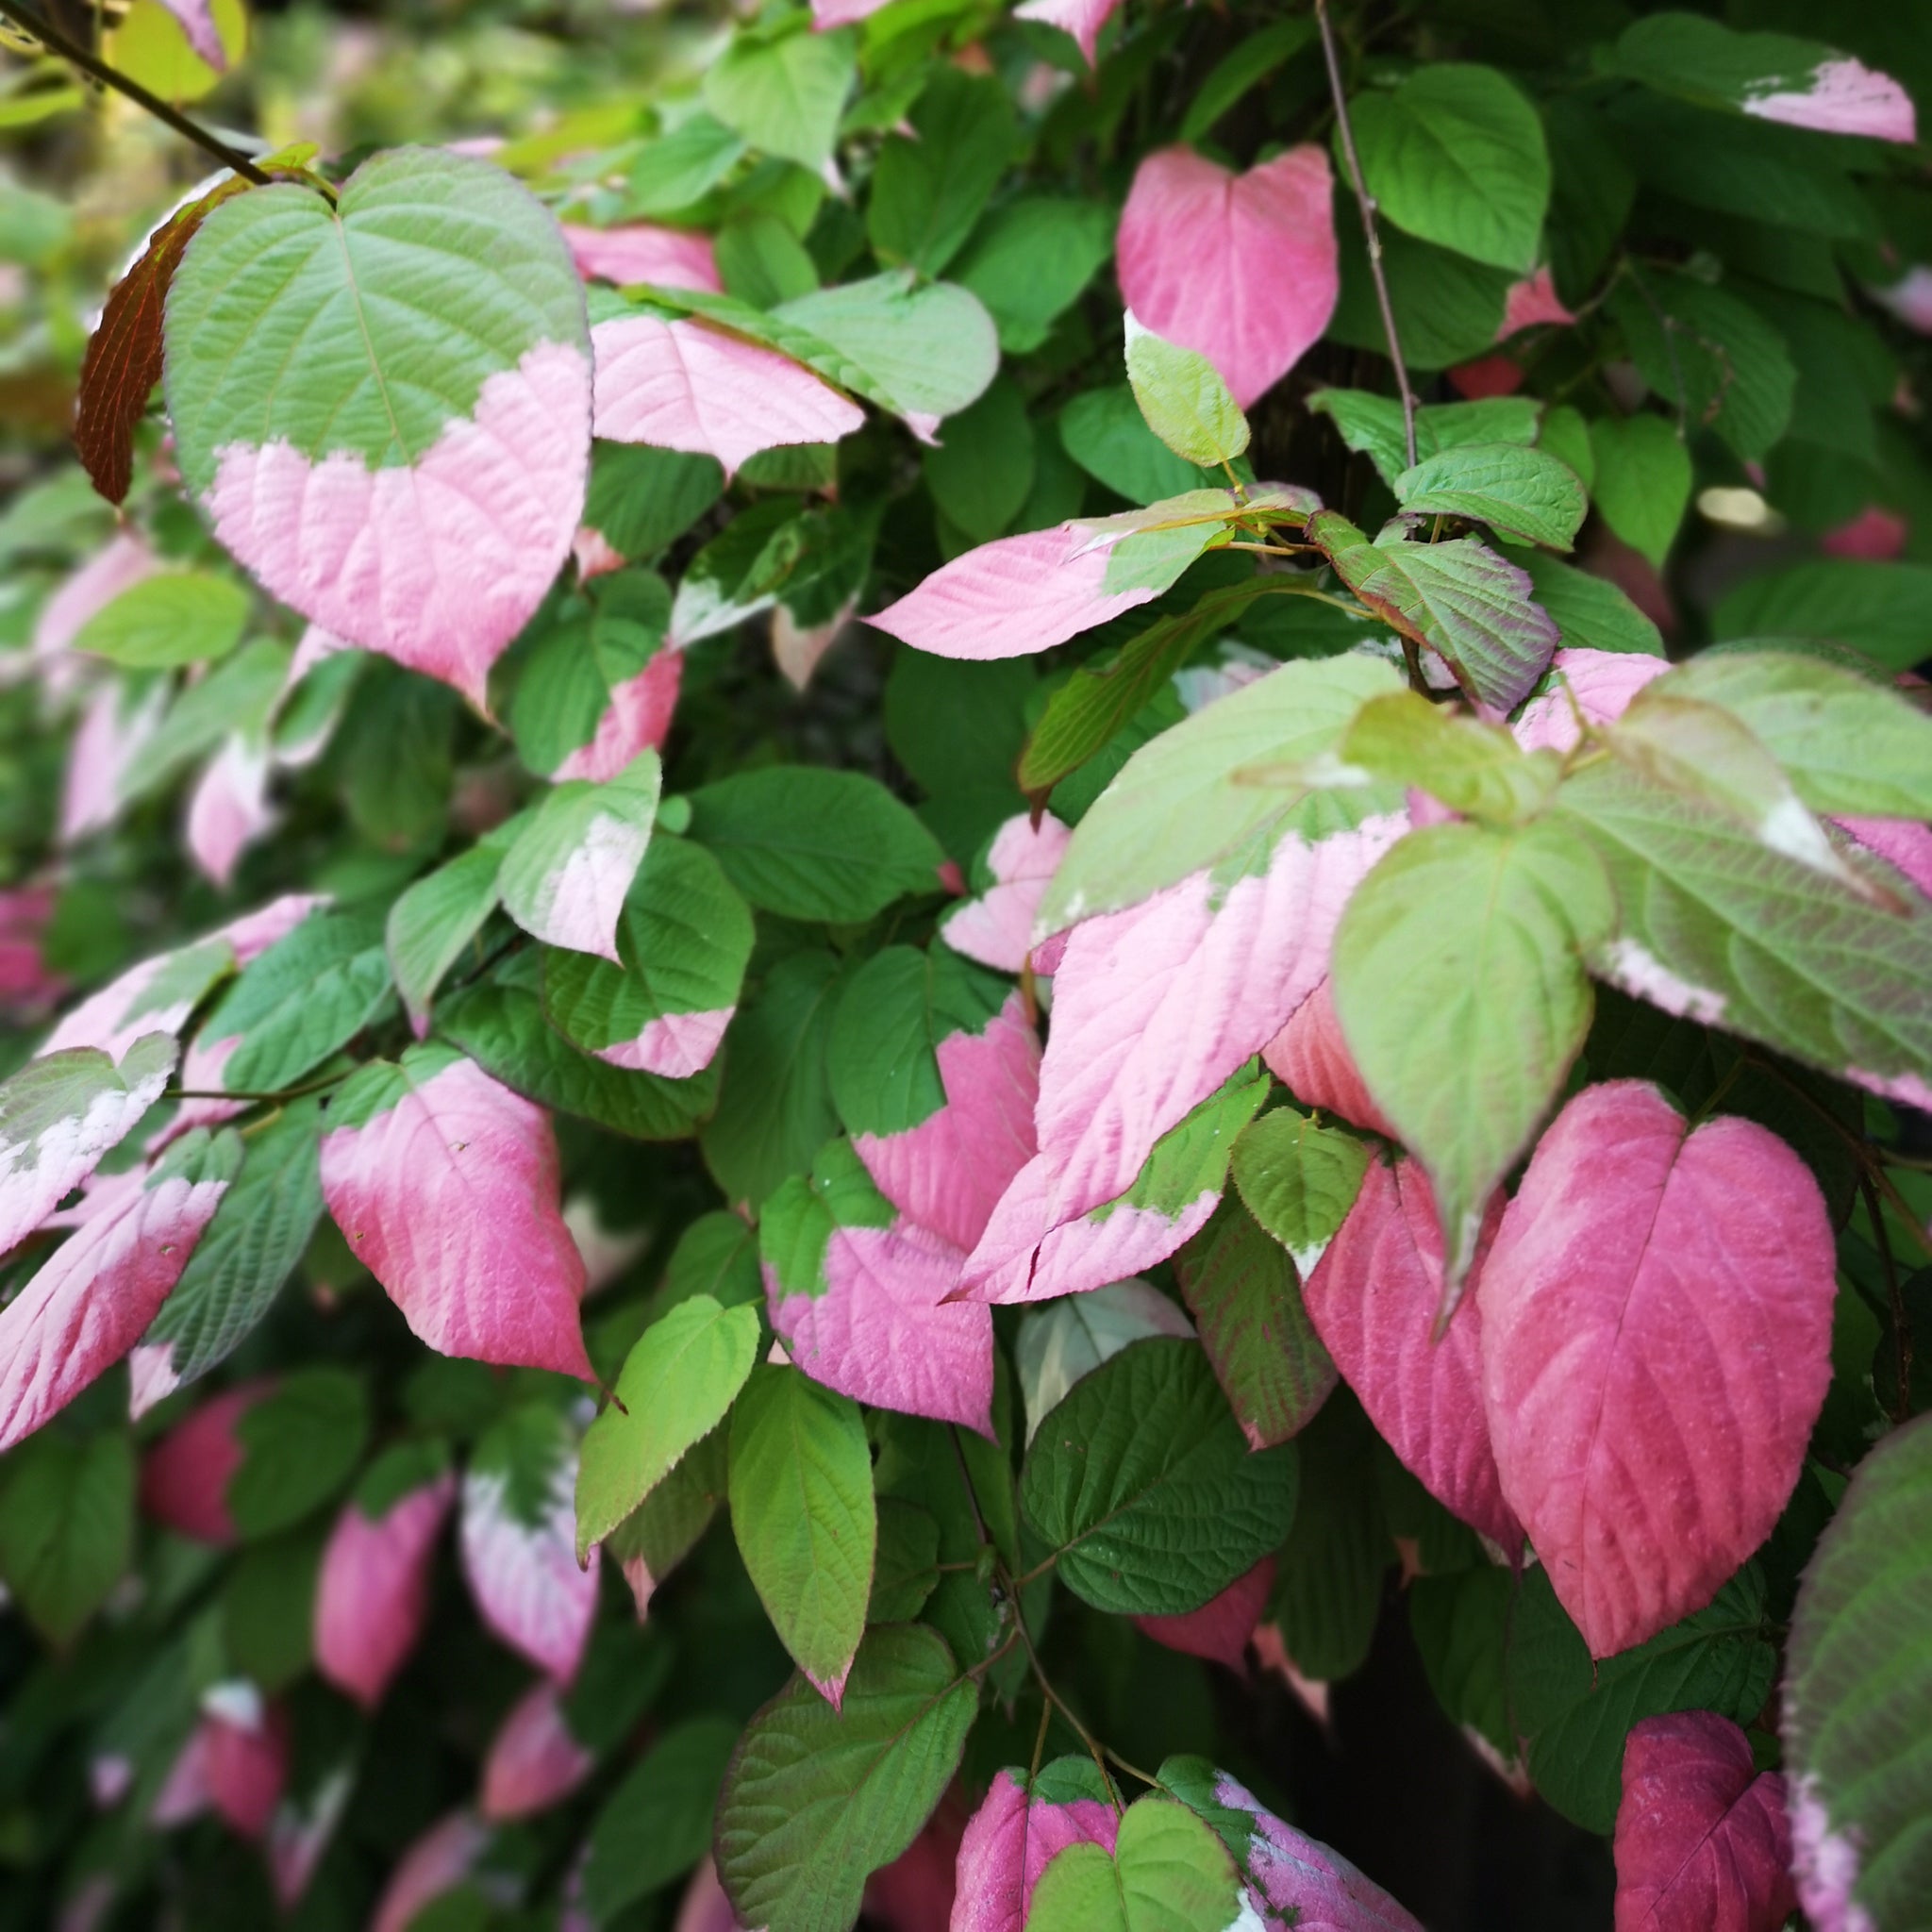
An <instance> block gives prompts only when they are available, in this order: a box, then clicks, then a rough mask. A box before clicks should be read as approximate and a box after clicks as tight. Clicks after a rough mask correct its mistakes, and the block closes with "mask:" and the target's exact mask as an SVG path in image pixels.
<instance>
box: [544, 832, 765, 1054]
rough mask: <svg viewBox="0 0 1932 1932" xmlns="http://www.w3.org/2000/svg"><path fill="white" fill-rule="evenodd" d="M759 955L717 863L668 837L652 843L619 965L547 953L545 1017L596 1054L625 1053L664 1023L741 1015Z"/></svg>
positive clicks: (632, 897)
mask: <svg viewBox="0 0 1932 1932" xmlns="http://www.w3.org/2000/svg"><path fill="white" fill-rule="evenodd" d="M751 948H752V918H751V913H750V911H749V910H748V909H747V908H746V907H745V903H744V901H743V900H742V899H741V898H740V897H739V896H738V894H737V893H736V892H735V891H733V890H732V888H731V886H730V884H729V882H728V881H727V880H726V879H725V877H724V871H723V869H722V868H721V867H720V865H719V864H718V861H717V860H716V859H715V858H712V857H711V855H710V854H709V853H708V852H707V851H706V850H705V848H704V847H703V846H702V845H693V844H692V843H691V841H690V840H688V839H678V838H674V837H672V836H670V835H669V834H666V835H665V836H664V837H663V838H660V839H655V840H653V841H652V842H651V845H650V849H649V850H648V851H647V852H646V853H645V855H644V862H643V864H642V865H641V867H640V868H639V870H638V875H637V877H636V878H635V879H633V880H632V881H631V887H630V891H629V892H628V893H627V894H626V895H625V902H624V911H623V913H622V914H621V915H620V916H619V919H618V922H617V956H618V960H619V962H620V963H618V964H616V965H612V964H611V963H610V961H609V960H608V959H600V958H597V957H596V956H595V955H593V954H590V953H573V952H565V951H561V950H558V949H546V950H545V953H544V959H543V1016H544V1018H545V1019H547V1020H548V1021H549V1022H550V1024H552V1025H553V1026H555V1027H556V1028H557V1029H558V1032H560V1033H561V1034H562V1035H563V1037H564V1038H565V1039H566V1040H568V1041H571V1043H572V1044H573V1045H575V1046H580V1047H583V1048H584V1049H586V1051H588V1052H591V1053H601V1052H603V1051H605V1050H607V1049H618V1048H622V1047H625V1046H627V1045H629V1044H630V1043H631V1042H633V1041H637V1040H638V1039H639V1038H640V1037H641V1036H642V1035H643V1034H644V1032H645V1030H646V1028H647V1027H651V1026H652V1025H654V1024H657V1023H660V1022H663V1021H666V1020H669V1019H675V1017H676V1016H679V1015H685V1014H696V1015H711V1014H718V1013H723V1012H726V1011H728V1010H730V1009H731V1008H735V1007H736V1006H737V1004H738V997H739V992H740V990H741V987H742V985H743V983H744V969H745V964H746V962H747V961H748V960H749V959H750V958H751ZM697 1051H698V1049H695V1048H694V1049H692V1055H693V1056H694V1055H695V1053H696V1052H697ZM707 1058H708V1056H707Z"/></svg>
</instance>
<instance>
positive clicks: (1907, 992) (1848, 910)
mask: <svg viewBox="0 0 1932 1932" xmlns="http://www.w3.org/2000/svg"><path fill="white" fill-rule="evenodd" d="M1557 805H1558V808H1559V810H1561V811H1562V812H1563V814H1564V816H1565V818H1566V820H1567V822H1568V823H1569V824H1572V825H1573V826H1574V827H1575V829H1576V830H1577V831H1579V832H1580V833H1581V834H1582V835H1583V836H1584V837H1585V838H1586V839H1588V841H1590V843H1591V845H1592V846H1593V847H1594V848H1595V850H1596V853H1597V856H1598V857H1599V858H1601V860H1602V861H1603V865H1604V869H1605V871H1606V872H1607V874H1608V877H1609V880H1610V884H1611V887H1612V889H1613V890H1614V891H1615V894H1616V900H1617V906H1618V911H1619V918H1618V921H1617V926H1616V930H1615V934H1614V936H1613V937H1612V936H1611V935H1608V934H1606V935H1605V936H1604V937H1603V938H1602V940H1601V941H1599V942H1598V943H1597V945H1596V947H1595V948H1594V950H1593V952H1592V955H1591V970H1592V971H1594V972H1596V973H1598V974H1602V975H1603V976H1604V977H1606V978H1608V979H1612V980H1614V981H1616V982H1617V983H1618V984H1620V985H1622V986H1624V988H1625V989H1626V991H1631V992H1634V993H1637V994H1639V995H1640V996H1641V997H1643V998H1647V999H1652V1000H1655V1001H1656V1002H1657V1003H1658V1004H1660V1005H1662V1006H1664V1007H1665V1008H1666V1009H1667V1010H1669V1011H1672V1012H1679V1013H1686V1014H1688V1015H1689V1016H1690V1017H1691V1018H1693V1019H1698V1020H1703V1021H1705V1022H1706V1023H1707V1024H1715V1025H1721V1026H1723V1027H1724V1029H1725V1030H1726V1031H1728V1032H1732V1033H1740V1034H1742V1035H1743V1036H1744V1037H1745V1038H1746V1039H1749V1040H1757V1041H1762V1042H1763V1043H1764V1044H1765V1045H1767V1046H1773V1047H1775V1048H1777V1049H1778V1051H1779V1052H1781V1053H1788V1054H1790V1056H1791V1057H1792V1058H1794V1059H1800V1060H1806V1061H1808V1062H1809V1063H1810V1064H1811V1065H1813V1066H1816V1067H1821V1068H1823V1069H1824V1072H1826V1073H1828V1074H1838V1075H1840V1076H1843V1075H1844V1074H1847V1072H1848V1071H1852V1070H1856V1073H1857V1077H1858V1079H1859V1080H1860V1081H1861V1082H1863V1083H1864V1084H1867V1085H1875V1084H1879V1083H1883V1082H1888V1081H1902V1080H1908V1079H1911V1078H1917V1079H1920V1080H1924V1079H1925V1078H1926V1077H1927V1076H1928V1073H1932V966H1928V961H1932V913H1928V912H1926V911H1925V910H1924V908H1914V909H1909V910H1906V911H1897V912H1895V911H1891V910H1888V909H1884V908H1879V907H1876V906H1874V905H1872V904H1871V903H1869V901H1867V900H1866V899H1864V898H1862V897H1860V896H1858V895H1857V894H1855V893H1854V892H1852V891H1850V890H1848V889H1847V888H1846V887H1844V886H1841V885H1840V884H1838V883H1837V882H1836V881H1835V880H1833V879H1831V878H1829V877H1827V876H1825V875H1824V874H1821V873H1819V872H1817V871H1816V870H1814V869H1813V868H1812V867H1810V866H1808V865H1806V864H1803V863H1801V862H1800V861H1799V860H1797V859H1795V858H1787V857H1786V856H1785V855H1784V854H1783V853H1780V852H1774V851H1773V850H1771V849H1770V848H1769V847H1768V846H1766V845H1765V844H1764V843H1763V842H1762V841H1760V840H1759V839H1758V838H1757V835H1756V834H1755V833H1754V832H1753V831H1752V830H1751V829H1749V828H1748V827H1746V826H1743V825H1740V824H1737V823H1735V822H1734V821H1733V820H1731V819H1730V818H1728V817H1727V816H1726V815H1724V813H1722V812H1720V811H1718V810H1716V809H1714V808H1710V807H1708V806H1701V805H1698V804H1697V803H1695V802H1694V801H1692V800H1691V799H1688V798H1685V797H1682V796H1680V795H1678V794H1676V793H1674V792H1672V791H1666V790H1664V789H1663V788H1662V787H1660V786H1657V785H1654V784H1651V783H1649V782H1647V781H1646V780H1645V779H1644V778H1642V777H1641V775H1640V774H1636V773H1633V772H1630V771H1628V770H1625V769H1620V768H1619V767H1618V766H1616V765H1614V764H1612V763H1610V762H1608V761H1606V762H1604V763H1603V764H1601V765H1597V766H1593V767H1591V768H1589V769H1587V770H1583V771H1579V772H1577V773H1576V774H1574V775H1573V776H1572V777H1571V778H1569V779H1567V780H1566V781H1565V782H1564V785H1563V789H1562V791H1561V792H1560V793H1559V794H1558V798H1557Z"/></svg>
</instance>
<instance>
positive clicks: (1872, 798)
mask: <svg viewBox="0 0 1932 1932" xmlns="http://www.w3.org/2000/svg"><path fill="white" fill-rule="evenodd" d="M1654 689H1655V692H1656V695H1657V697H1659V698H1662V697H1667V696H1668V697H1683V698H1691V699H1694V700H1697V701H1699V702H1702V703H1705V704H1711V705H1722V706H1723V707H1724V708H1725V709H1726V710H1727V711H1730V712H1733V713H1734V714H1735V715H1736V716H1737V717H1739V718H1740V719H1741V720H1742V721H1743V722H1744V724H1746V725H1748V726H1749V727H1750V729H1751V731H1752V733H1753V735H1754V736H1755V737H1756V738H1757V740H1758V741H1759V742H1760V743H1762V744H1763V745H1764V747H1765V748H1766V750H1768V751H1769V752H1770V753H1771V755H1772V756H1773V757H1774V758H1776V760H1777V761H1778V763H1779V764H1780V765H1781V766H1782V767H1783V768H1784V770H1785V771H1786V773H1787V774H1789V775H1790V780H1791V783H1792V785H1793V787H1794V788H1795V789H1796V791H1797V793H1798V796H1799V797H1800V798H1802V799H1803V800H1804V801H1805V803H1806V804H1807V806H1809V807H1810V808H1812V810H1814V811H1823V812H1843V813H1848V814H1851V815H1854V816H1869V817H1873V818H1903V819H1925V818H1932V718H1928V717H1927V716H1926V715H1925V713H1924V712H1923V711H1921V710H1919V709H1918V708H1916V707H1915V706H1913V705H1911V704H1910V703H1908V702H1907V699H1906V698H1905V697H1904V696H1903V695H1902V694H1901V693H1900V692H1899V691H1896V690H1895V689H1892V688H1890V687H1889V686H1886V685H1881V684H1874V682H1873V681H1872V680H1871V679H1870V678H1868V677H1861V676H1859V675H1858V674H1857V672H1856V671H1851V670H1847V669H1846V668H1845V667H1844V666H1842V665H1839V664H1833V663H1831V662H1829V661H1828V660H1827V659H1825V658H1810V657H1800V656H1798V655H1797V654H1796V653H1794V652H1786V651H1753V650H1719V651H1706V652H1700V653H1699V654H1698V655H1697V656H1696V657H1695V658H1691V660H1690V661H1689V662H1688V663H1686V664H1683V665H1680V666H1679V667H1678V668H1677V669H1676V670H1674V671H1673V672H1671V673H1670V674H1669V675H1667V676H1665V677H1663V678H1660V679H1659V680H1658V681H1657V685H1656V686H1655V687H1654Z"/></svg>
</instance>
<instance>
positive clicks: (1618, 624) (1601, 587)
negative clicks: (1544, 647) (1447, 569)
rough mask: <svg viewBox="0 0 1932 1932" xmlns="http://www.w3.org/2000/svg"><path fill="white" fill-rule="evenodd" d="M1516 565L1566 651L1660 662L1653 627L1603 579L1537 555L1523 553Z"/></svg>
mask: <svg viewBox="0 0 1932 1932" xmlns="http://www.w3.org/2000/svg"><path fill="white" fill-rule="evenodd" d="M1521 561H1522V564H1523V567H1524V570H1526V571H1527V572H1528V573H1529V581H1530V588H1531V591H1532V592H1533V594H1534V595H1535V597H1536V601H1537V602H1538V604H1539V605H1541V607H1542V608H1543V610H1544V612H1545V613H1546V614H1547V615H1548V616H1549V617H1551V618H1552V619H1553V620H1554V621H1555V623H1556V625H1557V631H1558V632H1559V633H1560V635H1561V640H1562V642H1563V644H1564V646H1565V647H1566V648H1568V649H1570V650H1584V651H1641V653H1642V654H1643V655H1644V656H1645V657H1649V658H1661V657H1662V656H1663V654H1664V641H1663V638H1662V637H1661V635H1660V634H1659V633H1658V631H1657V625H1654V624H1653V623H1652V622H1651V621H1650V619H1649V618H1647V617H1646V616H1644V614H1643V612H1642V611H1641V610H1640V609H1638V608H1637V607H1636V605H1634V604H1633V603H1631V601H1630V599H1629V598H1628V597H1626V596H1625V595H1624V592H1623V591H1620V590H1619V589H1618V588H1617V587H1616V585H1615V584H1613V583H1611V582H1609V581H1608V579H1607V578H1605V577H1598V576H1591V575H1590V573H1589V572H1588V571H1581V570H1573V569H1572V568H1571V567H1570V565H1569V564H1567V563H1558V562H1557V559H1556V558H1554V557H1551V556H1549V555H1548V554H1547V553H1546V552H1544V551H1541V550H1533V551H1529V552H1527V553H1525V554H1524V557H1523V558H1522V559H1521Z"/></svg>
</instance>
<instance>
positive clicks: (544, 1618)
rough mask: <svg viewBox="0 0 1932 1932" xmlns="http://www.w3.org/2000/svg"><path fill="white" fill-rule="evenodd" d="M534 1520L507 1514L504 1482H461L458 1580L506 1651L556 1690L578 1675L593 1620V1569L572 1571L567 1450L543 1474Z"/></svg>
mask: <svg viewBox="0 0 1932 1932" xmlns="http://www.w3.org/2000/svg"><path fill="white" fill-rule="evenodd" d="M549 1475H550V1480H549V1491H548V1495H547V1498H546V1500H545V1502H544V1504H543V1507H542V1510H541V1517H540V1519H539V1520H538V1521H537V1522H536V1523H534V1524H531V1523H526V1522H525V1521H523V1520H522V1519H521V1518H520V1517H519V1516H518V1515H517V1514H516V1512H515V1511H514V1510H513V1509H512V1508H511V1507H510V1498H509V1494H508V1478H507V1477H506V1476H505V1475H504V1474H503V1473H502V1472H500V1471H497V1470H477V1469H472V1470H470V1471H469V1473H468V1474H466V1475H465V1476H464V1477H463V1520H462V1530H461V1537H460V1541H461V1545H462V1556H463V1574H464V1575H465V1576H467V1577H468V1578H469V1581H470V1594H471V1595H472V1596H473V1597H475V1600H476V1609H477V1612H478V1614H479V1615H480V1616H481V1617H482V1619H483V1622H484V1623H485V1624H487V1625H488V1626H489V1627H490V1628H491V1630H493V1631H494V1632H495V1633H496V1635H497V1636H498V1637H500V1638H501V1639H502V1640H503V1641H504V1642H506V1643H507V1644H508V1645H509V1646H510V1648H511V1649H512V1650H515V1651H518V1652H520V1653H521V1654H522V1655H523V1656H525V1657H528V1658H529V1660H530V1661H531V1662H532V1663H533V1664H535V1665H536V1666H537V1668H538V1669H539V1670H541V1671H547V1672H548V1673H549V1674H550V1675H551V1676H553V1677H555V1678H556V1679H557V1681H558V1683H560V1684H567V1683H569V1682H570V1680H571V1679H572V1678H573V1677H575V1675H576V1673H577V1666H578V1664H580V1663H581V1662H582V1661H583V1657H584V1646H585V1645H586V1644H587V1643H588V1642H589V1641H590V1639H591V1623H592V1622H593V1621H594V1620H595V1618H596V1615H597V1566H596V1564H595V1563H592V1564H591V1567H590V1568H589V1569H587V1570H579V1569H578V1568H577V1557H576V1526H577V1516H576V1483H577V1458H576V1454H575V1451H573V1452H572V1453H571V1454H570V1455H569V1456H567V1457H561V1458H559V1460H558V1463H557V1464H556V1465H555V1467H554V1468H553V1469H552V1470H551V1471H550V1473H549Z"/></svg>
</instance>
